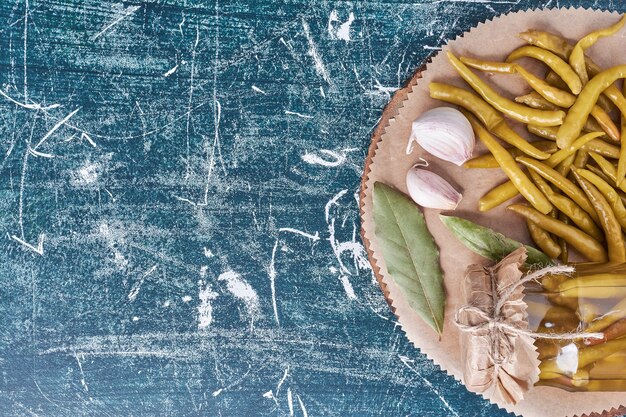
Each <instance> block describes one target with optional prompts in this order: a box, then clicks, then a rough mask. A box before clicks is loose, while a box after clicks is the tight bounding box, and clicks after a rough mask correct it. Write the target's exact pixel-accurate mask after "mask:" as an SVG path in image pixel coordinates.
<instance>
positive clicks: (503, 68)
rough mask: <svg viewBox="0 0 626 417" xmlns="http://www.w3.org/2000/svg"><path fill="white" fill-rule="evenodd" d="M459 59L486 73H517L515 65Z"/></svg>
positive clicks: (466, 58)
mask: <svg viewBox="0 0 626 417" xmlns="http://www.w3.org/2000/svg"><path fill="white" fill-rule="evenodd" d="M459 59H460V60H461V62H462V63H464V64H465V65H467V66H468V67H471V68H475V69H477V70H481V71H484V72H495V73H497V74H514V73H515V64H511V63H508V62H498V61H485V60H482V59H477V58H468V57H465V56H462V57H460V58H459ZM574 75H575V74H574Z"/></svg>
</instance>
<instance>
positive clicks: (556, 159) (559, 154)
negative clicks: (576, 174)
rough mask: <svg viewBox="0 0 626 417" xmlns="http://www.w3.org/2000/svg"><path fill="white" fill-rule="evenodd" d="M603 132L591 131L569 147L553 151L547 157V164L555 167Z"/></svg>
mask: <svg viewBox="0 0 626 417" xmlns="http://www.w3.org/2000/svg"><path fill="white" fill-rule="evenodd" d="M603 134H604V133H602V132H591V133H587V134H585V135H582V136H581V137H579V138H578V139H576V141H575V142H574V143H572V144H571V145H570V146H568V147H567V148H564V149H560V150H558V151H556V152H555V153H553V154H552V155H550V158H548V159H546V161H545V164H546V165H548V166H549V167H551V168H553V167H555V166H556V165H557V164H560V163H561V162H563V161H564V160H565V158H567V157H568V156H570V155H573V154H575V153H576V151H578V150H579V149H581V148H582V147H583V146H585V145H586V144H587V143H589V142H591V141H592V140H594V139H595V138H597V137H599V136H602V135H603Z"/></svg>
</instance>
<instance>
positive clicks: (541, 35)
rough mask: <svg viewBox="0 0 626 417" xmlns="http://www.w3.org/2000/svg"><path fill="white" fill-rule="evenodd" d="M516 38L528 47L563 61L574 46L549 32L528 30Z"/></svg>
mask: <svg viewBox="0 0 626 417" xmlns="http://www.w3.org/2000/svg"><path fill="white" fill-rule="evenodd" d="M517 36H518V37H520V38H521V39H523V40H525V41H526V42H527V43H529V44H530V45H534V46H538V47H540V48H542V49H546V50H548V51H550V52H552V53H554V54H556V55H558V56H559V57H560V58H562V59H564V60H566V59H568V58H569V56H570V54H571V53H572V49H574V46H573V45H571V44H570V43H569V42H568V41H566V40H565V39H563V38H561V37H560V36H557V35H554V34H552V33H550V32H543V31H540V30H535V29H530V30H527V31H526V32H522V33H520V34H518V35H517Z"/></svg>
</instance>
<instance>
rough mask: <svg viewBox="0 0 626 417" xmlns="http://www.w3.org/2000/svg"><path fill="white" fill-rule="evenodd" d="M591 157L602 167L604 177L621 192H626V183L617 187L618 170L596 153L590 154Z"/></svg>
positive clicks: (623, 182)
mask: <svg viewBox="0 0 626 417" xmlns="http://www.w3.org/2000/svg"><path fill="white" fill-rule="evenodd" d="M589 156H590V157H592V158H593V160H594V161H596V164H598V166H599V167H600V169H601V170H602V172H603V173H604V175H606V176H607V177H609V178H610V180H611V182H612V183H613V184H615V185H616V186H617V187H618V188H619V189H620V190H622V191H624V192H626V181H622V182H621V183H620V185H617V176H616V175H617V170H616V169H615V166H613V164H612V163H610V162H609V161H607V160H606V159H604V157H602V156H601V155H598V154H597V153H595V152H590V153H589Z"/></svg>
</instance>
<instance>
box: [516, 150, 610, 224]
mask: <svg viewBox="0 0 626 417" xmlns="http://www.w3.org/2000/svg"><path fill="white" fill-rule="evenodd" d="M515 159H516V161H518V162H520V163H522V164H524V165H526V166H527V167H528V168H530V169H533V170H535V171H536V172H537V173H538V174H539V175H541V176H542V177H543V178H545V179H546V180H548V181H550V182H551V183H552V184H554V185H556V186H557V188H559V189H560V190H562V191H563V192H564V193H565V194H566V195H567V196H568V197H569V198H571V199H572V200H574V201H575V202H576V204H578V205H579V206H580V207H581V208H582V209H583V210H585V211H586V212H587V214H589V216H591V218H592V219H593V221H595V222H596V223H598V222H599V219H598V214H597V213H596V211H595V209H594V208H593V205H592V204H591V202H590V201H589V199H588V198H587V196H586V195H585V193H584V192H583V191H582V190H581V189H580V188H578V187H577V186H576V184H574V183H573V182H571V181H570V180H568V179H567V178H565V176H563V175H561V174H559V173H558V172H557V171H556V170H554V169H552V168H550V167H549V166H547V165H546V164H543V163H541V162H539V161H535V160H534V159H530V158H527V157H524V156H520V157H517V158H515Z"/></svg>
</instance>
